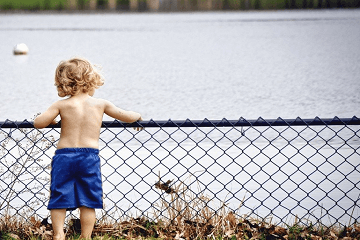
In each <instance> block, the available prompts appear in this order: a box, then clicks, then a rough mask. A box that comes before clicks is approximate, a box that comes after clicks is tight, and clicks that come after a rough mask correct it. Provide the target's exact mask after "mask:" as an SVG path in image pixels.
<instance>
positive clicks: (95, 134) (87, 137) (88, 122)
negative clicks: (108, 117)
mask: <svg viewBox="0 0 360 240" xmlns="http://www.w3.org/2000/svg"><path fill="white" fill-rule="evenodd" d="M59 112H60V117H61V135H60V141H59V143H58V146H57V147H58V148H98V147H99V135H100V128H101V123H102V117H103V114H104V102H103V101H102V100H101V99H96V98H93V97H90V96H89V95H87V94H82V95H79V96H73V97H71V98H68V99H65V100H62V101H59Z"/></svg>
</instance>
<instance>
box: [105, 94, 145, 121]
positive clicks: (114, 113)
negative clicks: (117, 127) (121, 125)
mask: <svg viewBox="0 0 360 240" xmlns="http://www.w3.org/2000/svg"><path fill="white" fill-rule="evenodd" d="M104 112H105V114H106V115H109V116H110V117H112V118H115V119H118V120H120V121H123V122H126V123H133V122H136V121H142V118H141V115H140V113H137V112H133V111H125V110H122V109H120V108H118V107H116V106H115V105H114V104H113V103H111V102H109V101H106V100H105V108H104Z"/></svg>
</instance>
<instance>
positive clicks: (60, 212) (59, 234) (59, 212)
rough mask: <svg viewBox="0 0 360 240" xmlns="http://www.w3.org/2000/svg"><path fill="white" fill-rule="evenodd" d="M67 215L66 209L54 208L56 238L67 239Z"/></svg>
mask: <svg viewBox="0 0 360 240" xmlns="http://www.w3.org/2000/svg"><path fill="white" fill-rule="evenodd" d="M65 216H66V209H52V210H51V222H52V227H53V231H54V235H53V239H54V240H65V234H64V222H65Z"/></svg>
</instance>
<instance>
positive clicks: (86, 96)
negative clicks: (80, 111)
mask: <svg viewBox="0 0 360 240" xmlns="http://www.w3.org/2000/svg"><path fill="white" fill-rule="evenodd" d="M88 97H91V96H90V95H89V93H87V92H86V93H85V92H79V93H78V94H76V95H73V96H71V98H88Z"/></svg>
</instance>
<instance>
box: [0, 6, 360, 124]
mask: <svg viewBox="0 0 360 240" xmlns="http://www.w3.org/2000/svg"><path fill="white" fill-rule="evenodd" d="M359 26H360V10H358V9H356V10H319V11H314V10H309V11H266V12H263V11H260V12H256V11H255V12H204V13H199V12H197V13H141V14H2V15H0V39H1V44H0V65H1V68H0V76H1V80H0V81H1V88H0V101H1V102H2V104H0V121H3V120H5V119H11V120H23V119H25V118H26V119H31V118H32V117H33V115H34V114H35V113H37V112H41V111H44V110H45V109H46V108H47V107H48V105H50V104H51V103H52V102H54V101H56V100H58V99H59V98H58V96H57V93H56V89H55V87H54V86H53V78H54V71H55V68H56V66H57V64H58V63H59V61H61V60H63V59H68V58H70V57H73V56H83V57H86V58H88V59H89V60H90V61H92V62H93V63H96V64H100V65H101V66H102V67H103V74H104V76H105V78H106V83H105V85H104V86H103V87H101V88H100V89H99V90H98V91H97V92H96V94H95V96H97V97H100V98H107V99H109V100H111V101H113V102H114V103H115V104H116V105H118V106H119V107H121V108H124V109H131V110H135V111H139V112H141V113H142V114H143V117H144V119H145V120H146V119H151V118H152V119H155V120H166V119H169V118H171V119H186V118H190V119H203V118H209V119H221V118H223V117H225V118H228V119H238V118H239V117H241V116H243V117H245V118H247V119H254V118H258V117H260V116H262V117H264V118H277V117H283V118H295V117H297V116H300V117H302V118H313V117H315V116H320V117H326V118H328V117H334V116H340V117H352V116H354V115H357V116H359V115H360V114H359V112H360V97H359V93H360V79H359V77H360V67H359V64H360V41H359V39H360V27H359ZM21 42H24V43H26V44H27V45H28V47H29V49H30V52H29V55H27V56H14V55H13V54H12V50H13V47H14V46H15V44H17V43H21Z"/></svg>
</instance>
